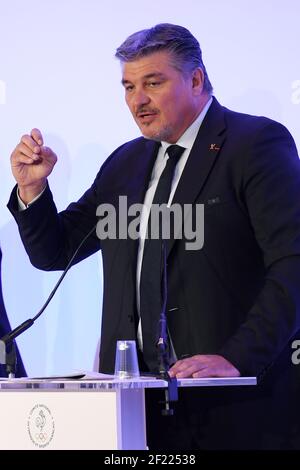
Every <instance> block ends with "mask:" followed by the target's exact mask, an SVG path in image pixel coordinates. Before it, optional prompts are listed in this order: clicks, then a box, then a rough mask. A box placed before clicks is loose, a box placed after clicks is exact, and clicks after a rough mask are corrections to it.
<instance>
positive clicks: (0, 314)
mask: <svg viewBox="0 0 300 470" xmlns="http://www.w3.org/2000/svg"><path fill="white" fill-rule="evenodd" d="M1 261H2V251H1V249H0V338H2V337H3V336H4V335H6V333H8V332H9V331H11V327H10V324H9V321H8V318H7V313H6V310H5V305H4V302H3V295H2V281H1ZM16 355H17V365H16V377H26V371H25V368H24V365H23V361H22V358H21V355H20V353H19V350H18V348H17V350H16ZM0 376H1V377H7V371H6V367H5V365H3V364H0Z"/></svg>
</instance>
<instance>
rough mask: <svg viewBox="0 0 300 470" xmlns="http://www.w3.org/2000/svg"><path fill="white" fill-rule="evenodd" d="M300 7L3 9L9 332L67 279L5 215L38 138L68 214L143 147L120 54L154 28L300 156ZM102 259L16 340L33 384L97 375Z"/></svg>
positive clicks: (133, 0)
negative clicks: (110, 161) (184, 34)
mask: <svg viewBox="0 0 300 470" xmlns="http://www.w3.org/2000/svg"><path fill="white" fill-rule="evenodd" d="M299 18H300V2H299V0H286V1H285V2H282V0H264V1H262V0H226V1H223V0H209V1H208V0H185V1H184V2H183V1H182V0H164V1H163V2H162V1H160V0H152V2H148V1H145V0H130V2H123V1H121V0H120V1H118V0H104V1H101V0H43V1H41V0H26V1H23V0H9V1H7V0H0V199H1V204H0V244H1V247H2V250H3V273H2V274H3V291H4V298H5V303H6V308H7V311H8V315H9V318H10V321H11V324H12V326H16V325H17V324H19V323H21V322H22V321H23V320H25V319H26V318H28V317H32V316H34V315H35V313H36V312H37V310H38V309H39V308H40V306H41V305H42V303H43V301H44V299H45V298H46V297H47V295H48V293H49V292H50V290H51V288H52V286H53V285H54V283H55V281H56V279H57V278H58V275H59V273H43V272H41V271H38V270H37V269H35V268H34V267H32V266H31V264H30V262H29V260H28V258H27V256H26V254H25V252H24V248H23V247H22V245H21V243H20V240H19V236H18V231H17V228H16V224H15V223H14V221H13V220H12V217H11V215H10V213H9V212H8V210H7V208H6V203H7V200H8V198H9V194H10V191H11V189H12V187H13V185H14V180H13V178H12V176H11V172H10V165H9V155H10V153H11V151H12V150H13V148H14V147H15V145H16V144H17V142H18V140H19V138H20V137H21V135H22V134H24V133H25V132H28V131H29V130H30V129H31V128H32V127H39V128H40V129H41V130H42V131H43V133H44V135H45V140H46V144H47V145H48V146H52V147H53V149H54V150H55V151H56V153H57V154H58V155H59V162H58V164H57V165H56V167H55V171H54V172H53V174H52V175H51V178H50V184H51V188H52V190H53V192H54V195H55V200H56V202H57V205H58V207H59V208H60V209H62V208H64V207H65V206H66V205H67V203H69V202H70V201H72V200H75V199H77V198H78V197H79V196H80V195H81V194H82V192H83V191H84V190H85V189H86V188H87V187H88V186H89V185H90V184H91V182H92V181H93V179H94V176H95V175H96V173H97V171H98V169H99V166H100V165H101V163H102V162H103V161H104V160H105V158H106V157H107V156H108V155H109V153H110V152H111V151H112V150H113V149H114V148H115V147H117V146H118V145H119V144H121V143H122V142H124V141H127V140H130V139H131V138H134V137H136V136H137V135H139V131H138V129H137V128H136V126H135V124H134V123H133V121H132V118H131V117H130V115H129V111H128V110H127V109H126V106H125V104H124V99H123V90H122V87H121V85H120V68H119V64H118V62H117V61H116V60H115V59H114V51H115V49H116V47H117V46H118V45H119V44H120V43H121V42H122V41H123V40H124V39H125V38H126V37H127V36H128V35H129V34H131V33H132V32H134V31H137V30H140V29H143V28H146V27H150V26H152V25H154V24H156V23H161V22H172V23H177V24H181V25H183V26H186V27H187V28H189V29H190V30H191V32H192V33H193V34H194V35H195V36H196V37H197V38H198V40H199V41H200V45H201V47H202V50H203V59H204V62H205V64H206V67H207V71H208V74H209V77H210V80H211V82H212V84H213V86H214V90H215V95H216V97H217V98H218V99H219V101H221V103H222V104H224V105H226V106H228V107H231V108H233V109H235V110H238V111H244V112H247V113H252V114H260V115H266V116H268V117H271V118H274V119H276V120H278V121H280V122H282V123H284V124H285V125H286V126H287V127H288V128H289V129H290V131H291V132H292V134H293V135H294V138H295V140H296V143H297V145H298V149H299V148H300V123H299V117H300V59H299V57H300V28H299ZM101 302H102V273H101V255H98V256H97V255H96V256H93V257H91V258H90V259H88V260H86V261H84V262H83V263H81V264H80V265H79V266H76V267H74V268H73V269H72V270H71V272H70V273H69V274H68V276H67V278H66V279H65V281H64V284H63V285H62V286H61V288H60V291H59V292H58V293H57V295H56V297H55V298H54V300H53V302H52V304H51V305H50V306H49V307H48V309H47V312H45V314H44V316H43V317H42V318H41V319H40V320H38V322H37V323H36V324H35V325H34V326H33V327H32V328H31V330H30V331H27V332H26V333H24V334H23V336H22V337H20V338H19V340H18V344H19V347H20V350H21V353H22V356H23V359H24V362H25V365H26V367H27V371H28V373H29V374H31V375H36V374H50V373H63V372H65V371H71V370H74V369H77V368H78V369H82V368H84V369H92V368H93V364H94V357H95V351H96V347H97V342H98V339H99V335H100V322H101Z"/></svg>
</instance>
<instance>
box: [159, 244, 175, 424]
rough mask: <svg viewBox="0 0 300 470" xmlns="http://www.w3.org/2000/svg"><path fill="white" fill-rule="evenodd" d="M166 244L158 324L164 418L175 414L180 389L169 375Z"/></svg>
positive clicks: (164, 247)
mask: <svg viewBox="0 0 300 470" xmlns="http://www.w3.org/2000/svg"><path fill="white" fill-rule="evenodd" d="M166 251H167V250H166V244H165V242H164V241H162V259H163V279H162V280H163V282H162V287H163V304H162V309H161V312H160V318H159V323H158V328H159V339H158V342H157V354H158V372H159V375H158V378H160V379H162V380H165V381H166V382H167V384H168V386H167V388H166V389H165V401H164V408H163V409H162V411H161V413H162V415H163V416H172V415H173V414H174V410H173V408H170V402H174V401H178V387H177V379H176V377H173V378H171V377H170V376H169V374H168V371H169V369H170V363H169V346H168V332H167V315H166V308H167V296H168V281H167V254H166Z"/></svg>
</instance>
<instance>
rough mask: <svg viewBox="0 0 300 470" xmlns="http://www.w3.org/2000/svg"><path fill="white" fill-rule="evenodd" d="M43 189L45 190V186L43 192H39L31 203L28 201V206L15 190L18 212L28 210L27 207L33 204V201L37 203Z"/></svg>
mask: <svg viewBox="0 0 300 470" xmlns="http://www.w3.org/2000/svg"><path fill="white" fill-rule="evenodd" d="M45 189H46V186H45V187H44V189H43V191H41V192H40V194H38V195H37V196H36V197H35V198H34V199H32V201H30V202H29V203H28V204H25V202H23V201H22V199H21V198H20V195H19V188H17V198H18V206H19V211H25V210H26V209H28V207H29V206H31V204H33V203H34V202H35V201H37V200H38V199H39V198H40V197H41V195H42V194H43V192H44V191H45Z"/></svg>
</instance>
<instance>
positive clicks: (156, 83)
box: [148, 82, 161, 88]
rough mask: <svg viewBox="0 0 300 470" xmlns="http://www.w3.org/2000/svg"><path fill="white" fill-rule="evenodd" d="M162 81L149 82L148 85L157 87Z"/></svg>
mask: <svg viewBox="0 0 300 470" xmlns="http://www.w3.org/2000/svg"><path fill="white" fill-rule="evenodd" d="M160 83H161V82H149V83H148V86H149V87H150V88H156V87H157V86H158V85H160Z"/></svg>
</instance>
